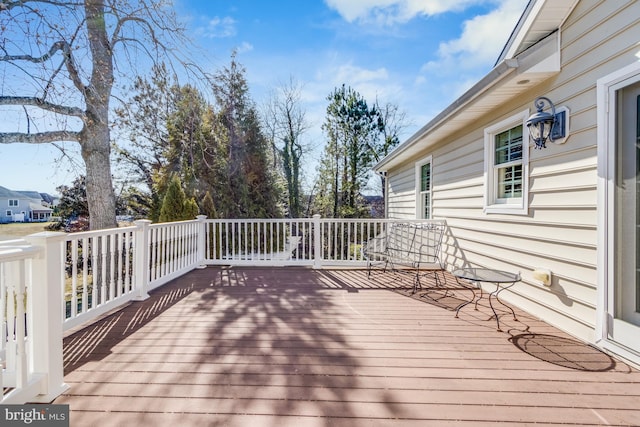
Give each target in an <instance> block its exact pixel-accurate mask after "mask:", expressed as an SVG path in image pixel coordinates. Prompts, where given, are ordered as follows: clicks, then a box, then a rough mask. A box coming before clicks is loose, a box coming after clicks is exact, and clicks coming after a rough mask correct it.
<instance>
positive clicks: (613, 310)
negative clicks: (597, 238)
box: [609, 82, 640, 351]
mask: <svg viewBox="0 0 640 427" xmlns="http://www.w3.org/2000/svg"><path fill="white" fill-rule="evenodd" d="M615 116H616V138H615V139H616V141H615V196H614V197H615V215H614V221H615V225H614V227H615V234H614V239H615V242H614V251H615V252H614V269H615V275H614V284H613V298H612V300H610V301H609V314H610V315H611V317H610V318H611V319H612V320H611V322H612V324H610V325H609V335H610V336H609V338H610V339H612V340H613V341H615V342H617V343H619V344H621V345H623V346H625V347H627V348H629V349H631V350H634V351H640V82H636V83H633V84H630V85H628V86H625V87H622V88H620V89H619V90H618V91H617V93H616V115H615Z"/></svg>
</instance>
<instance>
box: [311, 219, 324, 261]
mask: <svg viewBox="0 0 640 427" xmlns="http://www.w3.org/2000/svg"><path fill="white" fill-rule="evenodd" d="M321 218H322V216H321V215H319V214H315V215H314V216H313V268H315V269H319V268H322V239H321V237H320V230H321V228H322V224H321V222H320V219H321Z"/></svg>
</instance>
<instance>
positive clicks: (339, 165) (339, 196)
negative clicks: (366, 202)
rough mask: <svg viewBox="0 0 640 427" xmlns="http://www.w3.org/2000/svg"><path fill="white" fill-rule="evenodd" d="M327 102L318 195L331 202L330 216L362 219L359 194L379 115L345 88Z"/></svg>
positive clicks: (337, 89)
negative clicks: (325, 141) (323, 153)
mask: <svg viewBox="0 0 640 427" xmlns="http://www.w3.org/2000/svg"><path fill="white" fill-rule="evenodd" d="M327 100H328V101H329V105H328V106H327V116H326V118H325V122H324V124H323V126H322V128H323V130H324V131H325V133H326V134H327V137H328V138H329V141H328V143H327V145H326V149H325V159H324V161H323V162H322V165H321V173H322V174H323V175H324V176H322V177H321V178H320V179H321V181H320V182H321V192H320V193H321V194H322V195H323V198H324V199H326V198H327V197H331V198H332V202H333V203H332V206H331V211H330V212H327V213H328V214H329V215H330V216H334V217H337V216H339V217H360V216H363V215H364V210H363V203H362V197H361V190H362V189H363V187H364V186H365V185H366V181H367V179H368V177H369V172H370V168H371V164H372V160H373V159H374V152H373V150H372V146H373V145H374V143H375V141H376V140H377V138H378V135H379V120H380V118H379V113H378V110H377V109H376V108H375V107H373V108H369V106H368V105H367V102H366V100H365V99H364V98H363V97H362V96H361V95H360V94H359V93H358V92H357V91H355V90H353V89H352V88H351V87H346V86H345V85H342V87H340V88H336V89H335V90H334V91H333V93H331V94H330V95H329V96H328V97H327ZM325 205H326V202H325ZM325 208H326V206H325Z"/></svg>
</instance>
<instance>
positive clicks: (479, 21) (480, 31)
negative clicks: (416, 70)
mask: <svg viewBox="0 0 640 427" xmlns="http://www.w3.org/2000/svg"><path fill="white" fill-rule="evenodd" d="M526 3H527V0H517V1H516V0H504V1H503V2H502V3H501V4H500V5H499V6H498V7H497V8H496V9H494V10H492V11H491V12H489V13H488V14H486V15H478V16H475V17H473V18H471V19H469V20H467V21H465V22H464V23H463V30H462V34H461V35H460V37H458V38H457V39H453V40H449V41H446V42H442V43H441V44H440V46H439V49H438V54H437V58H436V59H434V60H432V61H429V62H427V63H426V64H424V65H423V67H422V70H421V71H422V73H423V74H422V75H421V76H419V77H418V78H417V79H416V82H420V83H425V82H427V81H429V80H430V77H434V76H439V77H442V76H448V75H451V74H452V73H456V74H457V75H459V76H460V79H459V81H465V80H466V81H465V82H464V84H458V85H456V86H457V87H456V88H455V89H454V88H453V87H450V88H448V90H449V91H451V90H455V93H456V95H459V94H461V93H463V92H464V91H465V90H466V89H468V88H469V87H470V85H471V84H473V83H474V82H476V81H477V80H478V79H479V78H480V77H482V75H484V74H486V72H487V71H488V70H489V69H491V67H492V66H493V65H494V62H495V60H496V59H497V58H498V55H499V54H500V51H501V50H502V48H503V47H504V45H505V43H506V42H507V39H508V38H509V35H510V34H511V31H512V30H513V28H514V27H515V25H516V22H517V21H518V18H519V17H520V15H521V14H522V11H523V10H524V7H525V5H526Z"/></svg>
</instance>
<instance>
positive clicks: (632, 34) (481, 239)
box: [388, 1, 640, 341]
mask: <svg viewBox="0 0 640 427" xmlns="http://www.w3.org/2000/svg"><path fill="white" fill-rule="evenodd" d="M639 17H640V2H635V1H629V2H622V1H620V2H612V1H580V2H579V3H578V4H577V5H576V7H575V8H574V10H573V11H572V13H571V14H570V16H569V17H568V19H567V20H566V21H565V23H564V25H563V28H562V31H561V64H562V67H561V71H560V73H559V74H557V75H556V76H555V77H553V78H551V79H548V80H547V81H545V82H544V83H542V84H541V85H538V86H536V87H534V88H531V89H530V90H529V91H528V92H527V93H526V94H525V95H523V96H518V97H517V98H516V99H514V100H512V101H511V102H510V103H507V104H505V105H503V106H502V107H501V108H500V109H499V110H498V111H496V112H495V113H494V114H493V115H492V116H491V117H485V118H483V119H482V120H478V121H477V123H478V127H477V128H474V129H467V132H466V133H464V134H463V135H453V136H452V137H451V139H448V140H444V141H440V142H439V143H437V144H436V145H434V146H432V147H431V148H430V149H429V150H425V151H424V152H422V153H419V154H418V155H416V156H415V159H416V160H417V159H420V158H423V157H424V156H426V155H431V156H433V178H432V179H433V213H434V217H435V218H445V219H446V220H447V223H448V225H449V233H448V235H447V237H446V239H445V244H446V247H445V248H444V252H445V253H446V257H445V261H446V263H447V266H448V267H449V268H452V267H453V266H459V267H461V266H486V267H493V268H501V269H506V270H510V271H520V272H521V273H522V277H523V280H522V281H521V282H519V283H517V284H516V286H514V287H513V288H512V289H511V290H512V292H505V293H504V298H505V300H509V301H510V302H511V303H513V304H516V305H518V306H520V307H521V308H523V309H525V310H527V311H529V312H531V313H532V314H534V315H537V316H539V317H541V318H543V319H544V320H546V321H549V322H550V323H553V324H555V325H557V326H559V327H561V328H562V329H565V330H566V331H567V332H569V333H572V334H574V335H576V336H578V337H580V338H582V339H585V340H588V341H593V340H594V329H595V325H596V302H597V292H596V288H597V268H598V265H597V222H598V206H597V178H598V176H597V145H596V133H597V129H596V122H597V115H596V80H597V79H598V78H600V77H602V76H604V75H607V74H609V73H611V72H613V71H615V70H617V69H620V68H622V67H624V66H625V65H628V64H630V63H632V62H634V61H638V58H637V57H636V56H635V55H636V54H637V52H638V50H639V48H638V34H639V33H638V31H639ZM541 95H542V96H546V97H548V98H550V99H551V100H553V102H554V103H555V104H556V106H565V107H567V108H569V110H570V114H569V120H570V121H569V126H570V131H569V137H568V138H567V140H566V143H564V144H562V145H556V144H553V143H548V144H547V147H548V148H546V149H543V150H535V149H533V148H532V147H531V148H530V151H529V154H530V158H529V210H528V212H529V213H528V215H505V214H485V213H484V211H483V207H484V194H485V191H484V190H485V189H484V185H485V184H484V129H485V128H486V127H488V126H491V125H493V124H495V123H498V122H499V121H500V120H503V119H505V118H507V117H510V116H512V115H514V114H516V113H518V112H520V111H523V110H525V109H527V108H529V109H532V108H533V101H534V99H535V98H536V97H537V96H541ZM413 166H414V165H413V164H406V165H403V166H402V167H399V168H397V169H392V170H389V171H388V177H389V179H388V182H389V199H388V200H389V206H388V216H389V217H390V218H399V219H401V218H414V217H415V185H416V183H415V178H414V176H413ZM411 200H413V204H411ZM540 267H542V268H549V269H550V270H551V271H552V272H553V277H554V279H553V286H551V287H545V286H543V285H541V284H539V283H537V282H536V281H535V280H533V278H532V272H533V270H534V269H535V268H540ZM502 296H503V295H502V294H501V297H502Z"/></svg>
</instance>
